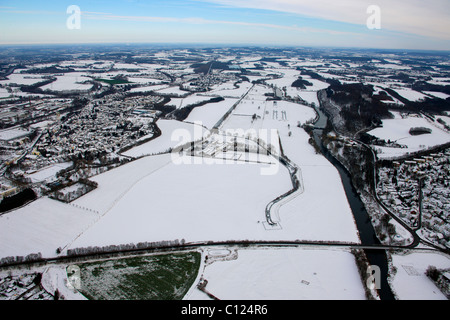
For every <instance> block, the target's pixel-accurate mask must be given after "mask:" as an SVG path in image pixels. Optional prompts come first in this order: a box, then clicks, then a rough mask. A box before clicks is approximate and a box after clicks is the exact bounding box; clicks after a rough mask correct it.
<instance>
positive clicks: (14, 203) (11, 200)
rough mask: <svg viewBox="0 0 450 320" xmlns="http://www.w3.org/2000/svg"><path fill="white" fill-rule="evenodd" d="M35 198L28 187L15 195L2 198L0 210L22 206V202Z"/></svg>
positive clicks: (4, 210)
mask: <svg viewBox="0 0 450 320" xmlns="http://www.w3.org/2000/svg"><path fill="white" fill-rule="evenodd" d="M36 198H37V196H36V193H35V192H34V191H33V189H31V188H28V189H25V190H23V191H21V192H19V193H18V194H16V195H13V196H10V197H6V198H3V200H2V201H1V202H0V212H6V211H9V210H13V209H16V208H19V207H21V206H23V205H24V204H26V203H28V202H30V201H33V200H35V199H36Z"/></svg>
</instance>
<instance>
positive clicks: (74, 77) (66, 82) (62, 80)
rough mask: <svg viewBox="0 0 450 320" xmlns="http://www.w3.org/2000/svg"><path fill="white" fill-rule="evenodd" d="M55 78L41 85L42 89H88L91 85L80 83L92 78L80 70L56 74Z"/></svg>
mask: <svg viewBox="0 0 450 320" xmlns="http://www.w3.org/2000/svg"><path fill="white" fill-rule="evenodd" d="M56 78H57V80H56V81H55V82H52V83H50V84H47V85H45V86H43V87H41V89H42V90H47V89H48V90H52V91H66V90H89V89H90V88H91V87H92V84H90V83H82V82H85V81H89V80H92V79H91V78H89V77H86V75H85V74H83V73H80V72H74V73H66V74H64V75H63V76H56Z"/></svg>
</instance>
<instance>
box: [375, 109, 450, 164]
mask: <svg viewBox="0 0 450 320" xmlns="http://www.w3.org/2000/svg"><path fill="white" fill-rule="evenodd" d="M393 114H394V115H395V118H394V119H386V120H383V127H382V128H376V129H374V130H372V131H369V132H368V133H369V134H371V135H373V136H375V137H378V138H380V139H384V140H386V141H388V140H391V141H396V142H398V143H399V144H401V145H405V146H407V148H389V147H380V146H374V148H375V149H376V150H377V151H378V156H379V157H380V158H389V157H399V156H402V155H405V154H406V153H407V152H417V151H420V150H425V149H428V148H430V147H433V146H437V145H441V144H444V143H447V142H450V134H449V133H447V132H445V131H444V130H442V129H441V128H439V127H438V126H436V125H434V124H432V123H431V122H429V121H427V120H426V119H425V118H422V117H412V116H410V117H406V118H402V117H401V116H400V114H399V113H396V112H393ZM415 127H424V128H429V129H431V130H432V133H431V134H423V135H419V136H413V135H410V133H409V130H410V129H411V128H415Z"/></svg>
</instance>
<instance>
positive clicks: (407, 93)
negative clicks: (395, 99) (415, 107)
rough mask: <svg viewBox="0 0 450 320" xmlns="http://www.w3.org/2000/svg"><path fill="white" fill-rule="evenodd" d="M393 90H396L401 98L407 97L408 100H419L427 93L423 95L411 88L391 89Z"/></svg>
mask: <svg viewBox="0 0 450 320" xmlns="http://www.w3.org/2000/svg"><path fill="white" fill-rule="evenodd" d="M393 90H394V91H396V92H397V93H398V94H399V95H401V96H402V97H403V98H405V99H408V100H409V101H418V100H421V99H424V98H426V97H427V95H425V94H423V93H421V92H417V91H415V90H412V89H407V88H404V89H393Z"/></svg>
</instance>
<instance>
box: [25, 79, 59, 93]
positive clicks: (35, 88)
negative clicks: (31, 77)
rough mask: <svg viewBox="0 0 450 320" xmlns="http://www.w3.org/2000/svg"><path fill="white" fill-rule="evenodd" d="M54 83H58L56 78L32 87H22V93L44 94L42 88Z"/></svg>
mask: <svg viewBox="0 0 450 320" xmlns="http://www.w3.org/2000/svg"><path fill="white" fill-rule="evenodd" d="M54 81H56V78H51V79H47V80H44V81H41V82H38V83H35V84H31V85H22V86H20V91H22V92H28V93H44V91H43V90H42V89H41V87H43V86H45V85H48V84H50V83H52V82H54Z"/></svg>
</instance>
